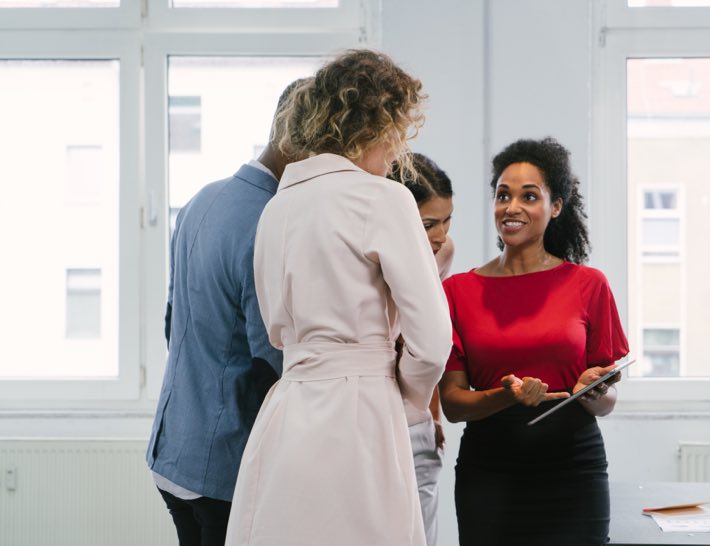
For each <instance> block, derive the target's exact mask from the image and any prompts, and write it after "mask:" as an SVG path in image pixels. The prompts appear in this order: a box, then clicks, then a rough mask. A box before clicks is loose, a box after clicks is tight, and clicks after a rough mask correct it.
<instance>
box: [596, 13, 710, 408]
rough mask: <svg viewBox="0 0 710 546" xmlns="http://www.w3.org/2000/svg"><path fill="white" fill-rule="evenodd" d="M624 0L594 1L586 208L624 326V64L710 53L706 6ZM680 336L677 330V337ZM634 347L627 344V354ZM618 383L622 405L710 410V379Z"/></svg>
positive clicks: (709, 20)
mask: <svg viewBox="0 0 710 546" xmlns="http://www.w3.org/2000/svg"><path fill="white" fill-rule="evenodd" d="M621 2H622V0H610V1H609V2H607V3H606V5H603V4H599V5H598V6H596V9H597V10H598V11H597V12H596V13H595V27H596V31H597V37H598V40H597V47H596V48H595V52H594V55H593V74H594V78H593V97H594V101H593V116H592V155H593V161H592V179H593V180H594V184H591V185H590V188H589V203H590V207H589V208H590V226H591V230H590V233H591V239H592V246H593V248H594V262H595V265H597V266H598V267H600V268H601V269H602V270H603V271H604V272H605V273H606V274H607V276H608V278H609V280H610V283H611V285H612V288H613V290H614V294H615V296H616V299H617V304H618V308H619V312H620V315H621V318H622V322H623V323H624V324H626V325H628V317H629V313H628V301H629V298H628V286H629V284H628V280H629V279H628V270H627V259H628V258H627V251H628V248H627V218H628V211H627V207H628V198H627V184H626V177H627V162H626V157H627V155H626V154H627V142H626V135H627V111H626V108H627V105H626V83H627V82H626V77H627V75H626V62H627V59H630V58H683V57H687V58H692V57H698V58H707V57H710V41H708V39H707V37H708V35H709V33H710V8H696V9H686V8H669V9H663V8H648V9H646V8H627V7H626V2H623V6H622V5H621ZM631 10H634V11H635V12H636V13H633V14H632V13H630V11H631ZM669 10H672V12H671V11H669ZM642 12H644V13H642ZM683 298H684V299H685V294H683ZM683 305H686V303H685V302H684V303H683ZM683 312H684V310H683ZM627 331H628V330H627ZM683 335H684V333H683V330H681V339H682V337H683ZM639 339H640V338H639ZM682 343H683V342H682ZM635 351H636V348H634V347H631V352H632V355H633V354H634V353H635ZM619 389H620V391H621V393H622V394H621V397H622V401H623V402H622V405H624V404H628V408H629V409H633V408H639V409H649V408H650V409H655V410H658V409H660V408H663V409H664V410H668V411H677V410H683V409H687V407H688V403H691V404H693V407H702V408H703V409H710V399H709V396H708V393H709V392H710V377H708V378H629V377H626V380H625V381H624V383H622V384H621V385H620V387H619Z"/></svg>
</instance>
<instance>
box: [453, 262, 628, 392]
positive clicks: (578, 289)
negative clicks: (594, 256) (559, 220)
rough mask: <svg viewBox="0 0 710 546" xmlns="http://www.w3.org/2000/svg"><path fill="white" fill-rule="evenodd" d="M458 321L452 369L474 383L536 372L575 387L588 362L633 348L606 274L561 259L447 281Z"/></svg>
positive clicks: (554, 387)
mask: <svg viewBox="0 0 710 546" xmlns="http://www.w3.org/2000/svg"><path fill="white" fill-rule="evenodd" d="M444 291H445V292H446V297H447V298H448V301H449V309H450V312H451V321H452V323H453V348H452V350H451V355H450V357H449V360H448V363H447V366H446V370H447V371H466V372H467V374H468V378H469V382H470V384H471V386H472V387H473V388H475V389H481V390H483V389H490V388H495V387H499V386H500V379H501V377H503V376H504V375H508V374H510V373H514V374H515V375H517V376H518V377H521V378H522V377H525V376H531V377H539V378H540V379H542V380H543V381H544V382H545V383H548V384H549V390H550V391H559V390H567V389H571V388H572V387H574V385H575V383H576V382H577V378H578V377H579V375H580V374H581V373H582V372H583V371H584V370H585V369H587V368H588V367H591V366H597V365H607V364H611V363H612V362H615V361H616V360H618V359H619V358H621V357H623V356H625V355H626V354H628V352H629V347H628V342H627V340H626V336H625V335H624V331H623V330H622V328H621V322H620V320H619V314H618V311H617V309H616V303H615V302H614V296H613V295H612V293H611V289H610V287H609V283H608V281H607V279H606V277H605V276H604V274H603V273H602V272H601V271H599V270H597V269H593V268H591V267H586V266H583V265H576V264H572V263H570V262H563V263H562V264H561V265H559V266H557V267H555V268H553V269H549V270H547V271H539V272H536V273H527V274H524V275H515V276H510V277H485V276H482V275H479V274H478V273H476V272H475V270H473V271H469V272H468V273H461V274H458V275H454V276H452V277H449V278H448V279H447V280H446V281H445V282H444Z"/></svg>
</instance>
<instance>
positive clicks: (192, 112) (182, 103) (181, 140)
mask: <svg viewBox="0 0 710 546" xmlns="http://www.w3.org/2000/svg"><path fill="white" fill-rule="evenodd" d="M168 125H169V127H170V151H171V152H199V151H200V150H201V149H202V99H201V98H200V97H180V96H178V97H175V96H171V97H168Z"/></svg>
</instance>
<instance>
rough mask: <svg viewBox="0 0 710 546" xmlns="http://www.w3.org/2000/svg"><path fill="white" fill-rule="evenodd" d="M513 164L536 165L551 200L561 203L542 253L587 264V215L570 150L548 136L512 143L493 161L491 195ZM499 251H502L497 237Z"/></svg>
mask: <svg viewBox="0 0 710 546" xmlns="http://www.w3.org/2000/svg"><path fill="white" fill-rule="evenodd" d="M514 163H530V164H532V165H535V167H537V168H538V169H540V172H541V173H542V176H543V178H544V179H545V183H546V184H547V187H548V188H549V190H550V194H551V198H552V201H555V200H557V199H561V200H562V210H561V211H560V214H559V216H557V218H551V219H550V223H549V224H548V225H547V229H546V230H545V236H544V239H543V244H544V245H545V250H546V251H547V252H549V253H550V254H552V255H553V256H557V257H558V258H561V259H563V260H567V261H569V262H573V263H577V264H581V263H584V262H586V261H587V259H588V258H589V252H590V250H591V247H590V244H589V234H588V232H587V223H586V220H587V214H586V213H585V212H584V203H583V202H582V195H581V194H580V192H579V179H578V178H577V177H576V176H575V175H574V174H573V173H572V169H571V166H570V162H569V151H568V150H567V149H566V148H565V147H564V146H562V145H561V144H560V143H559V142H557V141H556V140H555V139H554V138H551V137H547V138H544V139H542V140H532V139H520V140H518V141H516V142H513V143H512V144H510V145H508V146H507V147H506V148H505V149H504V150H503V151H502V152H500V153H499V154H498V155H497V156H495V157H494V158H493V165H492V166H493V169H492V172H493V178H492V179H491V188H493V192H494V194H495V191H496V185H497V183H498V179H499V178H500V176H501V174H503V171H504V170H505V169H506V168H507V167H508V166H510V165H512V164H514ZM498 248H500V249H501V250H503V241H502V240H501V239H500V237H499V238H498Z"/></svg>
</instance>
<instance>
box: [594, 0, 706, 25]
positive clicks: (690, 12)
mask: <svg viewBox="0 0 710 546" xmlns="http://www.w3.org/2000/svg"><path fill="white" fill-rule="evenodd" d="M604 4H605V8H606V9H605V12H606V20H607V21H609V22H610V24H611V26H610V28H612V29H618V28H627V29H633V28H648V29H651V28H657V29H669V28H675V29H680V28H685V29H692V28H698V27H708V26H710V7H707V8H704V7H681V6H669V7H648V6H646V7H634V8H631V7H629V6H628V2H627V0H604Z"/></svg>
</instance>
